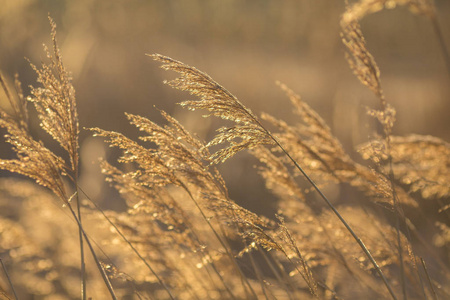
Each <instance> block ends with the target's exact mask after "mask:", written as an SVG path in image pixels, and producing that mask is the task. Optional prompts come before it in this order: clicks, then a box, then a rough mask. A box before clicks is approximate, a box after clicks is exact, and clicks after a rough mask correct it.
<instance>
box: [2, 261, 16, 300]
mask: <svg viewBox="0 0 450 300" xmlns="http://www.w3.org/2000/svg"><path fill="white" fill-rule="evenodd" d="M0 263H1V264H2V268H3V272H5V275H6V279H8V283H9V286H10V287H11V290H12V292H13V294H14V298H15V299H16V300H18V299H19V298H18V297H17V294H16V290H15V289H14V285H13V284H12V281H11V277H9V274H8V271H7V270H6V266H5V264H4V263H3V260H2V259H1V258H0Z"/></svg>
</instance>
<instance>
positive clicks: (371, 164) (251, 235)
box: [0, 0, 450, 299]
mask: <svg viewBox="0 0 450 300" xmlns="http://www.w3.org/2000/svg"><path fill="white" fill-rule="evenodd" d="M393 3H394V4H398V5H406V6H407V7H408V8H410V9H411V10H412V11H413V12H414V13H419V14H424V15H426V16H428V17H430V18H431V19H433V17H434V18H435V15H434V14H435V9H434V6H433V4H432V2H430V1H427V0H423V1H422V0H419V1H394V2H392V1H391V2H387V1H381V0H379V1H377V0H373V1H359V2H357V3H356V4H354V5H352V6H348V7H347V8H346V12H345V13H344V14H343V16H342V19H341V29H342V32H341V37H342V41H343V44H344V47H345V49H346V51H347V53H346V58H347V60H348V63H349V66H350V68H351V69H352V70H353V72H354V74H355V75H356V77H357V79H358V80H359V81H360V82H361V83H362V84H363V85H365V86H367V87H368V88H369V89H370V90H371V91H372V92H373V93H374V95H375V97H376V98H377V99H378V100H379V106H378V107H379V108H378V109H372V108H371V109H368V114H369V115H371V116H373V117H374V118H375V119H376V120H377V121H378V123H379V128H380V129H381V130H380V134H374V135H373V138H371V139H370V140H369V141H367V143H365V144H363V145H361V146H359V147H358V149H356V150H357V151H358V152H359V153H360V155H361V158H362V159H361V160H356V159H354V158H352V155H350V153H347V151H346V150H345V149H344V147H343V146H342V145H341V143H340V142H339V140H338V139H337V138H336V137H335V136H334V135H333V132H332V129H331V128H330V127H329V126H328V125H327V124H326V122H325V121H324V120H323V119H322V118H321V117H320V116H319V114H317V113H316V112H315V111H314V110H313V109H312V108H311V107H310V106H309V105H308V104H307V103H306V102H304V101H303V99H301V97H300V96H299V95H298V94H296V93H295V92H294V91H293V90H291V89H290V88H288V87H287V86H286V85H284V84H282V83H278V86H279V87H280V89H281V90H282V91H283V92H284V93H285V94H286V98H287V99H288V100H289V101H290V102H291V105H292V112H293V113H294V114H295V115H296V117H297V118H296V119H297V120H298V123H297V124H288V123H287V122H285V121H284V120H282V119H278V118H276V117H274V116H271V115H269V114H267V113H262V114H261V116H260V117H259V116H258V115H257V114H255V113H253V112H252V111H251V110H250V109H249V108H247V107H246V106H245V105H244V104H243V103H244V102H241V101H240V100H238V98H237V97H236V96H234V95H233V94H232V93H231V92H229V91H228V90H227V89H226V88H224V87H223V86H222V85H220V84H219V83H217V82H216V81H215V80H214V79H213V78H211V77H210V76H209V75H207V74H206V73H205V72H202V71H200V70H198V69H196V68H195V67H192V66H190V65H187V64H185V63H182V62H180V61H177V60H174V59H172V58H170V57H167V56H164V55H160V54H151V55H149V57H150V58H152V59H153V60H155V61H156V62H158V63H160V64H161V68H162V69H164V70H166V71H173V72H175V73H177V74H178V76H179V77H178V78H175V79H172V80H168V81H165V83H166V84H167V85H169V86H170V87H172V88H175V89H178V90H181V91H185V92H188V93H189V94H190V95H191V96H193V97H195V99H193V100H187V101H183V102H181V103H180V105H181V106H182V107H184V108H187V109H189V110H202V111H206V115H205V117H218V118H220V119H223V120H224V122H225V123H224V126H223V127H220V128H218V129H217V132H216V134H215V136H213V137H212V139H211V140H210V141H208V142H204V141H202V140H201V139H199V138H198V137H197V136H196V135H195V134H192V133H190V132H189V131H188V130H187V129H186V128H185V127H184V126H183V125H182V124H181V123H180V122H179V121H178V120H176V119H175V118H174V117H172V116H170V115H169V114H168V113H166V112H164V111H160V113H161V116H162V118H163V119H164V120H165V125H159V124H157V123H155V122H153V121H151V120H149V119H147V118H145V117H143V116H139V115H135V114H129V113H126V114H125V117H126V118H127V119H128V121H129V123H130V124H131V125H133V126H135V127H136V129H137V130H138V131H139V132H140V135H139V138H138V140H135V139H132V138H129V137H127V136H126V135H124V134H121V133H119V132H116V131H108V130H104V129H101V128H88V129H87V130H88V131H89V132H92V133H93V135H94V136H97V137H102V138H103V139H104V140H105V141H106V143H107V144H108V145H109V146H110V147H113V148H117V149H118V150H119V152H120V156H119V157H118V159H116V160H114V159H109V161H108V159H106V158H101V163H100V165H101V171H102V173H103V174H104V175H105V178H106V181H107V182H109V183H110V185H111V186H112V187H114V188H115V189H116V190H117V191H118V192H119V193H120V194H121V196H122V197H123V198H124V200H125V202H126V206H127V209H126V210H125V211H114V210H103V209H102V208H100V206H99V205H98V204H97V203H96V200H95V199H91V197H90V196H89V195H88V194H87V193H85V192H84V191H83V187H82V186H80V184H79V180H78V178H79V176H80V174H79V173H80V168H79V159H80V154H79V145H78V139H79V120H78V113H77V109H76V101H75V99H76V97H75V89H74V87H73V85H72V81H71V78H70V74H69V73H68V72H67V71H66V69H65V67H64V65H63V62H62V57H61V53H60V50H59V48H58V44H57V40H56V26H55V24H54V22H53V21H52V20H51V19H50V24H51V27H52V29H51V36H52V41H53V47H52V51H50V50H48V49H47V48H45V52H46V54H47V60H48V62H47V63H46V62H44V63H42V65H41V66H40V67H37V66H35V65H33V64H31V66H32V68H33V69H34V70H35V72H36V74H37V77H38V79H37V82H38V84H39V87H32V88H31V95H30V96H29V97H25V96H24V95H23V91H22V89H21V86H20V82H19V81H18V79H16V81H15V84H14V85H11V84H9V82H8V81H7V80H6V79H4V78H3V77H0V83H1V85H2V89H3V95H4V97H5V98H6V99H7V100H8V101H9V103H10V106H11V109H10V110H4V109H1V110H0V126H1V127H2V128H3V129H4V130H5V131H6V134H5V140H6V142H8V143H9V144H10V145H11V147H12V150H13V152H14V153H15V154H16V156H17V158H16V159H1V160H0V168H1V169H4V170H7V171H10V172H13V173H18V174H21V175H24V176H25V177H28V178H31V179H33V180H34V181H36V182H37V183H38V184H39V185H41V186H43V187H44V188H46V190H43V189H41V188H40V187H38V186H35V185H33V184H31V183H30V182H28V181H27V180H25V179H22V178H21V177H15V178H11V179H2V180H1V181H0V193H1V197H0V199H2V200H1V202H0V207H1V208H2V214H1V216H0V250H1V251H0V254H1V255H2V257H1V259H2V266H3V262H4V261H6V262H7V263H8V265H7V266H8V268H6V267H3V273H4V275H5V276H4V277H5V278H7V280H8V281H7V282H8V285H5V286H3V285H0V292H1V294H0V295H1V296H2V297H4V298H6V299H13V298H18V297H19V298H22V297H26V295H35V297H37V298H49V299H61V298H78V297H81V298H82V299H87V298H89V297H93V298H94V299H97V298H98V299H103V298H113V299H116V298H121V299H122V298H123V299H147V298H148V299H309V298H320V299H322V298H324V299H345V298H349V299H362V298H364V299H384V298H391V299H399V298H402V299H445V298H448V297H450V290H449V288H450V286H449V285H448V282H450V276H449V275H450V272H449V262H448V259H449V257H448V250H449V240H450V238H449V232H450V229H449V226H450V225H449V214H448V209H449V203H448V200H449V196H450V185H449V179H450V171H449V170H450V168H449V167H450V145H449V144H448V143H447V142H445V141H443V140H441V139H439V138H436V137H431V136H420V135H409V136H395V135H394V134H393V128H394V126H395V122H396V118H395V116H396V111H395V108H394V107H393V106H392V105H391V104H390V103H389V101H388V96H387V95H385V93H384V91H383V89H382V84H381V75H380V70H379V67H378V65H377V63H376V61H375V58H374V57H373V56H372V55H371V53H370V52H369V50H368V46H367V44H366V41H365V39H364V36H363V33H362V31H361V28H360V26H359V20H361V19H362V18H364V17H365V16H366V15H367V14H369V13H372V12H374V11H377V10H379V9H381V8H383V7H384V6H387V7H389V6H392V4H393ZM443 49H444V53H445V48H443ZM30 102H31V103H33V104H34V107H35V110H36V113H37V116H38V118H39V120H40V126H41V128H42V129H44V131H46V132H47V133H48V134H49V135H50V136H51V137H52V138H53V139H54V140H55V141H56V142H57V144H59V146H60V147H61V148H62V149H63V150H64V152H65V154H64V156H60V155H57V154H56V151H52V150H50V149H49V148H48V147H47V146H46V145H44V144H43V143H42V142H41V141H38V140H36V139H35V138H34V137H33V134H32V133H33V130H34V129H33V130H31V129H30V125H29V116H28V106H27V104H28V103H30ZM241 151H247V152H248V153H249V154H250V155H252V156H253V157H254V158H255V161H257V162H258V165H257V172H258V174H259V175H260V176H261V177H262V178H263V180H264V182H265V185H266V187H267V192H268V193H272V194H273V196H275V197H276V199H277V200H276V201H277V207H278V211H277V214H275V215H274V216H271V217H265V216H262V215H258V214H256V213H254V212H252V211H249V210H248V209H246V208H244V207H242V206H240V205H239V204H237V203H236V202H235V201H233V199H231V197H230V195H229V193H228V190H227V187H226V184H225V181H224V179H223V178H222V176H221V174H220V172H219V168H218V165H220V164H222V163H224V162H226V161H227V160H229V159H232V157H233V156H234V155H236V154H237V153H239V152H241ZM364 161H366V162H364ZM332 185H341V186H345V187H347V188H349V189H352V190H354V193H355V194H356V195H358V200H357V201H346V199H339V201H334V200H331V198H330V196H329V195H328V194H329V193H330V192H329V188H328V187H329V186H332ZM242 188H245V187H242ZM55 198H56V199H58V200H59V201H60V202H59V204H56V205H55V203H57V202H56V201H54V200H55ZM83 199H84V201H82V200H83ZM19 201H20V203H21V204H20V205H18V204H17V203H19ZM74 201H75V202H76V208H74V207H73V202H74ZM430 202H431V203H434V205H433V207H434V208H435V209H428V210H426V211H425V210H423V207H424V206H425V205H429V204H428V203H430ZM61 204H62V205H61ZM67 217H68V218H67ZM70 220H71V221H70ZM74 231H75V232H78V241H77V243H75V242H74V236H75V235H74V234H73V232H74ZM431 237H432V238H431ZM76 244H78V245H77V246H75V245H76ZM85 246H87V249H89V252H90V254H91V257H92V258H93V259H92V260H90V256H89V257H88V256H87V255H85V251H84V249H85ZM7 270H8V271H7ZM98 272H99V273H100V275H99V274H98ZM0 283H2V282H1V281H0ZM80 284H81V293H80V288H75V286H77V287H79V286H80ZM16 291H17V292H18V293H17V294H18V295H16Z"/></svg>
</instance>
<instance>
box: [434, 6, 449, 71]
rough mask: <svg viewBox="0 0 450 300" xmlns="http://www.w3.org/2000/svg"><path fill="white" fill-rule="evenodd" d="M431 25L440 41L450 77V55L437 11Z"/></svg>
mask: <svg viewBox="0 0 450 300" xmlns="http://www.w3.org/2000/svg"><path fill="white" fill-rule="evenodd" d="M430 19H431V23H432V24H433V30H434V33H435V34H436V37H437V39H438V41H439V46H440V47H441V52H442V56H443V57H444V61H445V65H446V67H447V73H448V75H449V76H450V55H449V52H448V49H447V46H446V44H445V40H444V35H443V34H442V30H441V26H440V25H439V20H438V18H437V14H436V11H435V12H434V14H433V15H432V16H431V17H430Z"/></svg>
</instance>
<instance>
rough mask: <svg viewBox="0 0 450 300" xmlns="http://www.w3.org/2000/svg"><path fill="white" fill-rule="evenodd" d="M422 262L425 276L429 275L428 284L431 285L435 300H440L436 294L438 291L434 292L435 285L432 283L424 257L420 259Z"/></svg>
mask: <svg viewBox="0 0 450 300" xmlns="http://www.w3.org/2000/svg"><path fill="white" fill-rule="evenodd" d="M420 262H421V263H422V267H423V269H424V270H425V274H427V279H428V284H429V285H430V288H431V291H432V292H433V299H434V300H438V296H437V294H436V291H435V290H434V286H433V283H432V282H431V278H430V274H428V269H427V266H426V265H425V261H424V260H423V258H422V257H421V258H420Z"/></svg>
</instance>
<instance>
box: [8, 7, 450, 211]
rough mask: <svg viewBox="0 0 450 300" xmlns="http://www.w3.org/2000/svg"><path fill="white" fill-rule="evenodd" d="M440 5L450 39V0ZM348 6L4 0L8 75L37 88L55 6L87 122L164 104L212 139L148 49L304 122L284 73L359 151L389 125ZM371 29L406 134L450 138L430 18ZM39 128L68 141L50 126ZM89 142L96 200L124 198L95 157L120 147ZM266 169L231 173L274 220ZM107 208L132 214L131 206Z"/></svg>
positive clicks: (111, 125)
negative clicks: (350, 55)
mask: <svg viewBox="0 0 450 300" xmlns="http://www.w3.org/2000/svg"><path fill="white" fill-rule="evenodd" d="M435 2H436V6H437V8H438V18H439V21H440V24H441V29H442V31H443V35H444V38H445V41H446V43H447V45H449V46H450V30H449V29H450V18H448V16H449V15H450V1H446V0H436V1H435ZM343 12H344V1H336V0H314V1H313V0H282V1H281V0H258V1H250V0H189V1H188V0H185V1H182V0H179V1H172V0H151V1H150V0H146V1H144V0H111V1H101V0H78V1H69V0H14V1H13V0H0V70H1V72H2V74H3V75H4V76H5V77H6V78H8V79H9V80H12V78H13V77H14V74H15V73H18V74H19V77H20V79H21V81H22V83H23V86H24V88H25V94H27V93H28V91H29V89H28V88H27V86H29V85H30V84H31V85H35V84H36V83H35V79H36V75H35V74H34V72H33V71H32V69H31V68H30V66H29V63H28V62H27V61H26V59H25V58H28V59H30V61H31V62H33V63H34V64H37V65H38V64H39V63H40V61H41V60H43V59H45V53H44V51H43V48H42V44H43V43H45V44H47V45H51V40H50V25H49V21H48V18H47V16H48V14H50V16H51V17H52V18H53V19H54V20H55V22H56V24H57V26H58V27H57V37H58V42H59V46H60V48H61V51H62V55H63V61H64V63H65V65H66V68H67V69H68V70H69V71H71V72H72V74H73V83H74V86H75V89H76V93H77V94H76V95H77V101H78V110H79V116H80V125H81V127H100V128H103V129H106V130H114V131H120V132H122V133H125V134H126V135H128V136H130V137H136V136H137V132H136V130H135V128H133V127H132V126H131V125H129V124H128V122H127V121H126V119H125V116H124V112H129V113H134V114H139V115H142V116H145V117H148V118H150V119H151V120H154V121H157V122H160V121H162V120H161V117H160V115H159V113H158V112H157V110H156V109H155V108H154V106H156V107H157V108H159V109H163V110H166V111H168V112H169V113H170V114H172V115H174V116H175V117H176V118H178V119H179V120H180V121H181V122H182V123H183V124H184V125H185V126H186V127H187V128H188V129H189V130H191V131H192V132H196V133H197V134H198V135H199V136H200V137H201V138H202V139H208V138H209V137H211V135H212V134H213V133H214V130H215V129H216V128H217V124H216V123H215V121H214V120H209V119H203V118H201V117H199V116H200V114H194V113H189V112H187V111H184V110H182V109H181V108H180V107H179V106H177V105H176V103H177V102H180V101H181V100H184V99H187V98H189V97H190V96H189V95H188V94H187V93H182V92H179V91H175V90H172V89H170V88H169V87H167V86H165V85H164V84H163V83H162V81H163V80H164V79H168V78H173V76H174V74H171V73H168V72H165V71H163V70H161V69H159V68H158V66H159V65H158V63H156V62H153V61H152V60H151V59H150V58H149V57H147V56H145V53H160V54H164V55H167V56H170V57H172V58H174V59H177V60H180V61H182V62H184V63H187V64H189V65H192V66H195V67H197V68H198V69H200V70H202V71H204V72H206V73H208V74H209V75H210V76H212V77H213V78H214V79H215V80H216V81H217V82H219V83H220V84H222V85H223V86H224V87H226V88H227V89H228V90H229V91H230V92H232V93H233V94H234V95H236V96H237V97H238V98H239V99H240V101H241V102H243V103H244V104H245V105H246V106H247V107H249V108H251V109H252V111H253V112H255V113H257V114H259V113H260V112H263V111H264V112H269V113H271V114H272V115H274V116H277V117H279V118H282V119H284V120H286V121H288V122H291V123H295V122H296V121H297V120H296V118H297V117H296V116H295V115H293V114H292V113H291V108H290V103H289V101H288V99H287V97H286V96H285V95H284V94H283V92H281V91H280V89H279V88H278V87H277V86H276V85H275V81H276V80H279V81H281V82H283V83H285V84H287V85H288V86H289V87H290V88H291V89H293V90H294V91H296V92H297V93H299V94H300V95H301V96H302V98H303V100H304V101H306V102H307V103H308V104H310V105H311V106H312V107H313V108H314V109H315V110H317V112H318V113H319V114H320V115H321V116H322V117H323V118H324V119H325V120H326V121H327V122H328V124H329V125H330V127H331V128H332V130H333V132H334V133H335V135H336V136H337V137H338V138H339V139H340V140H341V142H342V143H343V145H344V147H345V148H346V149H347V150H348V151H350V153H352V155H353V156H354V157H357V156H358V155H357V153H356V152H355V151H354V147H355V146H356V145H358V144H360V143H362V142H365V141H367V140H368V139H369V137H370V136H371V135H373V133H374V132H376V123H375V122H374V121H373V120H372V119H371V118H370V117H368V116H367V115H366V107H378V105H379V104H378V103H377V100H376V98H375V97H374V96H373V95H372V93H371V92H370V91H369V90H368V89H367V88H366V87H364V86H362V85H361V84H360V83H359V81H358V80H357V79H356V78H355V77H354V76H353V74H352V72H351V70H350V69H349V67H348V65H347V62H346V60H345V58H344V47H343V45H342V43H341V41H340V36H339V32H340V28H339V19H340V16H341V14H342V13H343ZM361 26H362V31H363V33H364V35H365V37H366V40H367V44H368V48H369V50H370V51H371V52H372V54H373V55H374V57H375V60H376V61H377V63H378V65H379V67H380V70H381V80H382V85H383V88H384V90H385V94H386V97H387V99H388V101H389V102H390V103H391V104H392V105H393V106H394V107H395V108H396V109H397V124H396V126H395V134H397V135H405V134H410V133H417V134H430V135H434V136H437V137H440V138H443V139H444V140H446V141H449V140H450V126H449V125H450V118H449V111H450V101H449V96H450V77H449V74H448V73H447V70H446V67H445V62H444V59H443V55H442V52H441V48H440V45H439V42H438V39H437V36H436V35H435V33H434V31H433V27H432V24H431V22H430V21H429V19H427V18H426V17H423V16H418V15H414V14H412V13H411V12H409V11H408V10H407V9H405V8H403V7H400V8H396V9H392V10H383V11H381V12H379V13H376V14H373V15H370V16H368V17H366V18H364V20H363V21H362V23H361ZM0 105H2V107H4V106H6V105H7V104H5V103H1V104H0ZM35 125H37V122H36V121H35ZM35 128H37V126H35ZM35 134H36V136H37V137H38V138H39V139H42V140H44V141H45V142H46V143H50V145H53V146H55V145H54V143H53V144H52V143H51V141H49V138H48V136H46V134H45V133H43V132H42V131H39V130H35ZM81 145H82V148H81V151H82V154H81V156H82V157H83V164H82V167H83V170H82V172H83V173H82V175H81V176H82V183H81V185H82V186H84V189H85V190H87V191H88V193H90V195H91V197H92V198H93V199H97V200H98V201H100V202H105V201H111V199H110V196H111V194H108V193H107V192H105V188H106V187H105V186H104V184H103V183H102V176H101V174H100V171H99V168H98V166H97V165H96V163H95V162H96V161H97V157H99V156H104V155H105V153H106V156H108V155H112V154H110V152H109V150H108V149H106V148H105V147H104V145H103V142H102V141H101V139H94V138H92V137H90V133H89V132H87V131H85V130H82V132H81ZM56 148H57V147H56ZM0 151H1V157H2V158H3V157H7V156H8V155H10V154H9V152H8V148H7V147H6V146H5V145H1V146H0ZM254 164H255V160H253V159H251V158H250V157H249V156H248V155H246V154H239V155H237V156H236V157H235V158H234V159H232V160H230V161H228V162H227V163H226V164H225V165H224V166H221V170H222V172H223V175H224V177H225V180H226V181H227V183H228V186H229V188H230V194H231V196H232V198H233V199H235V200H236V201H238V202H240V203H241V204H242V205H244V206H246V207H248V208H250V209H252V210H253V211H255V212H258V213H261V212H262V213H265V214H267V215H271V213H270V209H269V210H267V208H268V207H269V208H270V207H271V202H270V201H271V200H270V199H267V193H265V192H264V189H263V182H262V180H261V179H260V178H259V177H258V176H256V175H255V174H256V172H255V171H254V170H253V165H254ZM5 175H7V174H5ZM7 176H9V175H7ZM244 186H245V188H243V187H244ZM334 194H336V195H337V194H338V193H334ZM108 198H109V200H106V199H108ZM244 199H245V202H244ZM107 206H109V207H113V208H116V209H121V208H123V207H121V204H120V202H118V203H117V204H114V203H109V204H107Z"/></svg>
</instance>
